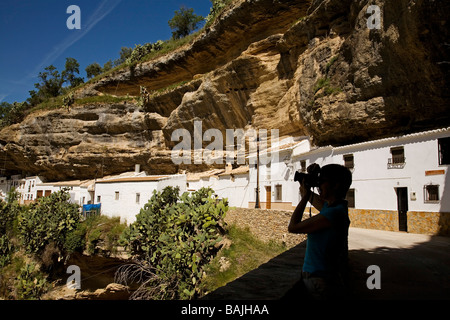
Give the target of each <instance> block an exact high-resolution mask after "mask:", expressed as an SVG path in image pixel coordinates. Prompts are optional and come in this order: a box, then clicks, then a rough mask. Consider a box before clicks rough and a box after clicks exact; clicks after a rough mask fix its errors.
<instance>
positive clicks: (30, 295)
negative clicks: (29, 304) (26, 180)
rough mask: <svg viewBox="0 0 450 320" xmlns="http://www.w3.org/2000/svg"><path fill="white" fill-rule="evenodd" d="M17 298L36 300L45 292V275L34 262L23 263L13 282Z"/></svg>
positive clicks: (46, 288)
mask: <svg viewBox="0 0 450 320" xmlns="http://www.w3.org/2000/svg"><path fill="white" fill-rule="evenodd" d="M15 287H16V290H17V298H18V299H20V300H36V299H39V298H40V296H41V295H42V294H43V293H44V292H46V291H47V290H48V288H49V284H48V282H47V280H46V278H45V276H44V275H43V274H42V273H41V272H40V271H39V270H38V268H37V267H36V265H35V264H34V263H30V264H27V265H25V266H24V267H23V268H22V269H21V270H20V274H19V275H18V277H17V279H16V283H15Z"/></svg>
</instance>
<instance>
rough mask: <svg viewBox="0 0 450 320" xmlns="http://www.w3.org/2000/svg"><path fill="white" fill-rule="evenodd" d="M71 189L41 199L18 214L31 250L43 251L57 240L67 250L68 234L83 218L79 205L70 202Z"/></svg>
mask: <svg viewBox="0 0 450 320" xmlns="http://www.w3.org/2000/svg"><path fill="white" fill-rule="evenodd" d="M69 199H70V195H69V193H68V192H67V190H61V191H58V192H55V193H52V194H51V195H50V196H49V197H43V198H40V199H39V200H38V201H37V202H36V203H35V204H32V205H31V206H30V208H29V209H28V210H26V211H23V212H20V214H19V217H18V228H19V236H20V238H21V240H22V242H23V245H24V247H25V250H26V251H27V253H33V254H39V253H42V251H43V250H44V248H45V246H46V245H47V244H49V243H50V242H53V243H54V244H55V245H56V246H57V247H58V248H59V249H61V250H63V249H64V244H65V240H66V236H67V235H68V234H69V232H71V231H72V230H74V229H75V228H76V227H77V226H78V223H79V221H80V213H79V211H78V206H77V205H76V204H72V203H69Z"/></svg>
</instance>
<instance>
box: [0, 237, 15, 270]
mask: <svg viewBox="0 0 450 320" xmlns="http://www.w3.org/2000/svg"><path fill="white" fill-rule="evenodd" d="M13 252H14V247H13V245H12V243H11V242H10V241H9V238H8V237H7V236H6V235H2V236H0V269H1V268H3V267H4V266H6V265H7V264H9V263H10V262H11V255H12V253H13Z"/></svg>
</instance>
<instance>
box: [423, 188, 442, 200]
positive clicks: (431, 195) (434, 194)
mask: <svg viewBox="0 0 450 320" xmlns="http://www.w3.org/2000/svg"><path fill="white" fill-rule="evenodd" d="M423 193H424V197H425V202H436V201H439V185H435V184H429V185H426V186H424V188H423Z"/></svg>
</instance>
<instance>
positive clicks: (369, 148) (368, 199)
mask: <svg viewBox="0 0 450 320" xmlns="http://www.w3.org/2000/svg"><path fill="white" fill-rule="evenodd" d="M293 163H294V169H295V170H301V169H302V168H306V167H307V166H308V165H309V164H311V163H317V164H319V165H320V166H324V165H326V164H329V163H338V164H342V165H345V166H346V167H348V168H349V169H350V170H351V171H352V176H353V183H352V186H351V188H350V190H349V193H348V194H347V199H348V201H349V207H350V208H353V209H352V210H351V213H352V218H353V220H354V221H355V223H356V222H358V221H359V222H360V223H362V221H363V220H365V222H364V223H365V224H366V225H369V227H377V225H382V228H384V229H387V230H400V231H411V232H419V233H436V232H438V231H439V230H437V228H440V229H442V228H448V225H447V226H445V225H446V224H447V223H448V215H449V213H450V190H449V188H450V178H449V173H448V166H449V165H450V128H444V129H438V130H431V131H426V132H420V133H415V134H407V135H403V136H398V137H392V138H386V139H379V140H374V141H368V142H363V143H358V144H352V145H346V146H341V147H331V146H329V147H323V148H315V149H311V150H310V151H308V152H299V153H296V154H294V155H293ZM368 221H371V222H370V223H369V222H368ZM445 221H447V222H445ZM378 228H379V227H378ZM440 231H442V230H440Z"/></svg>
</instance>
